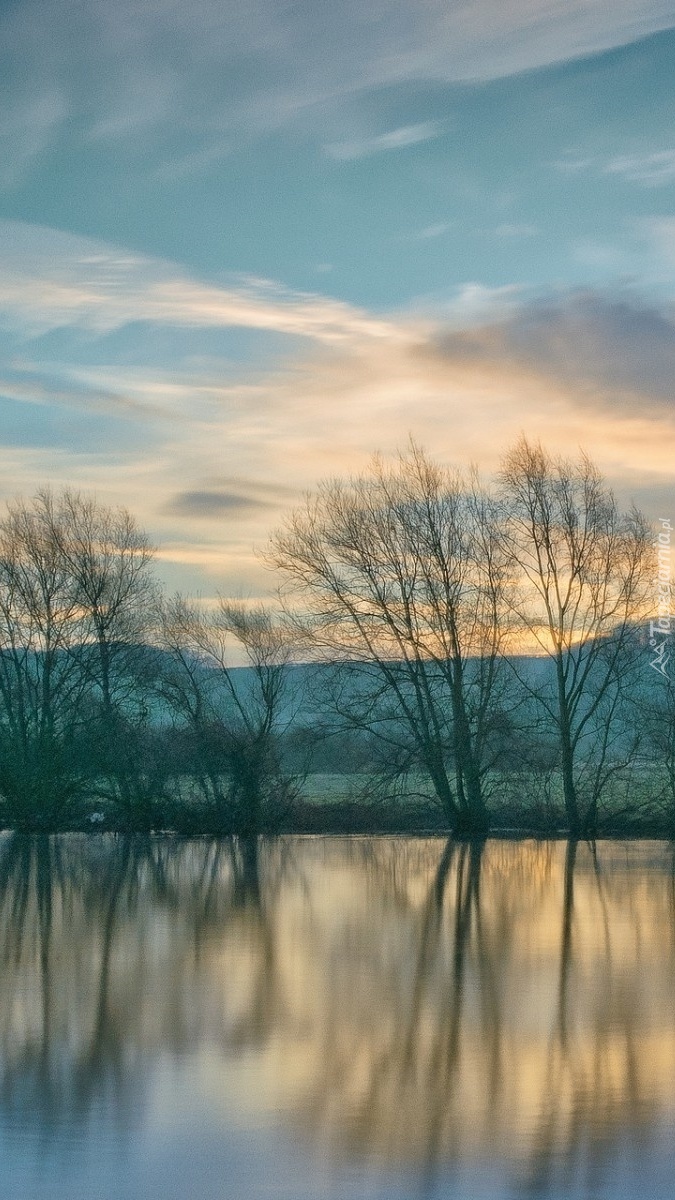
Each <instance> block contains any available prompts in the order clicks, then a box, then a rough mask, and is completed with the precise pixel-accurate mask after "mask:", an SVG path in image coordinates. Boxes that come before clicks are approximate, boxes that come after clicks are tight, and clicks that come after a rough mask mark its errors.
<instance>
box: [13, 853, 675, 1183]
mask: <svg viewBox="0 0 675 1200" xmlns="http://www.w3.org/2000/svg"><path fill="white" fill-rule="evenodd" d="M635 863H637V866H636V865H632V864H635ZM674 878H675V867H674V866H673V861H672V860H671V858H670V857H669V856H668V854H667V852H666V851H665V850H661V849H659V848H656V849H654V848H653V847H652V848H651V849H649V848H644V846H643V849H642V850H639V849H637V848H632V849H631V848H630V847H622V846H620V845H616V846H611V845H605V846H604V847H603V848H602V849H601V850H596V848H595V847H588V846H586V845H584V844H583V843H576V842H569V843H567V844H566V845H565V844H563V843H540V844H535V843H518V844H514V843H505V842H488V843H487V844H486V845H484V844H480V843H476V844H458V843H455V842H453V841H448V842H446V843H443V842H440V841H436V840H429V841H419V840H418V841H413V840H406V839H326V840H322V839H307V840H302V839H283V838H282V839H278V840H276V841H274V840H267V839H257V838H256V839H250V840H247V841H246V840H242V839H222V840H208V839H205V840H201V839H195V840H192V841H190V840H181V839H175V838H158V837H155V838H153V837H138V838H120V839H117V838H115V837H113V836H110V835H103V836H100V837H79V836H72V837H70V836H69V837H46V836H45V837H39V836H35V837H29V836H21V835H5V836H3V837H0V960H1V962H2V969H3V986H2V988H1V989H0V1054H1V1063H0V1122H2V1121H13V1122H21V1124H22V1126H24V1125H32V1126H37V1127H38V1128H39V1129H40V1130H41V1132H42V1133H43V1134H44V1135H45V1136H46V1137H48V1136H51V1135H56V1134H57V1133H58V1130H59V1128H61V1126H62V1124H63V1122H70V1123H72V1122H84V1121H85V1120H87V1119H88V1117H89V1116H90V1114H91V1113H92V1112H93V1111H94V1110H95V1109H97V1111H100V1110H101V1106H103V1108H104V1111H105V1112H106V1113H107V1114H108V1117H109V1119H110V1120H112V1121H114V1122H115V1123H116V1124H117V1126H118V1127H119V1128H120V1130H122V1131H123V1130H125V1129H128V1128H129V1127H131V1126H134V1127H138V1125H139V1124H140V1123H142V1121H143V1117H144V1113H145V1112H146V1109H147V1105H148V1102H149V1101H148V1095H149V1088H150V1086H151V1083H152V1079H153V1072H154V1071H155V1070H156V1069H159V1065H160V1064H161V1063H162V1062H166V1060H167V1055H168V1056H169V1057H170V1058H171V1057H173V1058H174V1059H175V1060H176V1061H181V1062H184V1061H185V1060H186V1058H187V1059H188V1060H189V1059H190V1056H193V1057H194V1059H195V1061H197V1059H198V1057H199V1054H200V1053H201V1052H202V1050H203V1047H205V1046H207V1047H208V1048H209V1053H210V1054H211V1055H212V1056H215V1060H216V1062H217V1063H218V1064H219V1068H218V1069H219V1071H220V1077H221V1078H222V1087H223V1088H224V1089H227V1087H228V1086H229V1085H228V1082H227V1081H228V1079H229V1075H228V1071H229V1069H230V1065H231V1064H232V1063H234V1062H235V1061H237V1062H239V1063H244V1064H245V1070H246V1071H248V1070H250V1072H251V1076H250V1077H251V1080H253V1079H255V1080H256V1083H255V1084H254V1083H253V1082H252V1083H251V1088H250V1094H249V1093H247V1096H246V1103H247V1106H248V1107H249V1108H250V1109H251V1112H252V1116H251V1120H255V1112H259V1114H260V1119H262V1114H263V1113H264V1112H266V1111H269V1110H270V1109H272V1110H273V1111H274V1113H275V1114H276V1116H275V1119H276V1120H277V1121H281V1122H282V1123H284V1124H288V1125H289V1127H292V1129H293V1130H294V1131H295V1132H296V1133H301V1134H302V1135H303V1136H304V1137H306V1138H309V1139H311V1140H312V1141H313V1142H314V1143H315V1144H316V1145H318V1146H322V1147H323V1148H324V1149H325V1151H326V1152H327V1153H330V1154H332V1155H335V1156H337V1157H338V1158H339V1159H343V1160H344V1159H349V1160H350V1161H351V1160H367V1161H369V1162H374V1163H377V1162H388V1163H397V1162H398V1163H400V1164H401V1165H408V1166H413V1167H415V1169H416V1170H417V1171H418V1173H419V1177H420V1179H421V1180H422V1181H423V1183H422V1186H423V1187H424V1188H426V1189H427V1190H428V1191H429V1192H431V1191H433V1189H434V1186H435V1184H434V1180H435V1179H436V1177H437V1175H439V1173H441V1174H442V1175H443V1178H444V1179H446V1178H447V1176H448V1174H449V1173H450V1174H452V1171H453V1170H454V1169H455V1167H458V1168H459V1167H460V1166H461V1164H462V1163H466V1162H468V1161H472V1160H474V1159H476V1160H477V1159H484V1158H485V1157H486V1156H493V1157H495V1158H497V1159H499V1160H500V1161H503V1162H504V1163H505V1164H508V1165H509V1167H510V1169H511V1170H512V1172H513V1181H514V1186H517V1187H518V1189H519V1190H520V1191H522V1193H523V1194H526V1193H527V1194H532V1195H547V1194H553V1192H554V1191H561V1190H562V1191H563V1192H564V1191H565V1189H566V1188H570V1187H571V1181H572V1180H573V1179H574V1178H577V1177H578V1176H579V1172H580V1171H581V1172H583V1173H585V1176H584V1177H585V1178H586V1180H587V1184H588V1187H590V1186H591V1184H592V1180H593V1178H594V1177H595V1176H596V1175H598V1174H601V1173H602V1172H603V1171H604V1170H605V1167H606V1164H607V1163H608V1161H609V1160H610V1158H611V1156H612V1155H614V1154H615V1153H616V1147H617V1145H618V1144H619V1143H620V1142H621V1141H622V1140H624V1139H625V1138H626V1137H629V1138H630V1139H633V1140H636V1139H637V1140H642V1141H643V1142H645V1141H646V1140H648V1138H649V1137H650V1133H649V1130H650V1126H652V1125H653V1126H656V1124H657V1120H656V1118H657V1116H658V1114H659V1113H666V1112H667V1113H671V1112H672V1095H673V1085H674V1084H675V1028H674V1025H675V1021H674V1018H673V1015H672V994H673V986H674V985H675V900H674V896H675V885H674V884H673V879H674ZM244 1052H245V1054H246V1056H245V1057H244ZM246 1077H247V1076H244V1081H245V1079H246ZM237 1078H238V1079H239V1080H240V1081H241V1079H242V1076H241V1074H239V1075H238V1076H237ZM262 1078H264V1080H265V1086H264V1087H262V1086H260V1083H259V1081H260V1079H262ZM195 1086H197V1084H195ZM240 1086H241V1082H240ZM244 1086H246V1085H245V1082H244Z"/></svg>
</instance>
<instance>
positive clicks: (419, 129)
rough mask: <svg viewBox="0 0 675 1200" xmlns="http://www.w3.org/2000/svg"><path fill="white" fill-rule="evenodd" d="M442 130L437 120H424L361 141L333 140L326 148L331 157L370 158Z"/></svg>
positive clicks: (426, 140) (423, 139)
mask: <svg viewBox="0 0 675 1200" xmlns="http://www.w3.org/2000/svg"><path fill="white" fill-rule="evenodd" d="M441 132H442V129H441V126H440V124H439V123H438V122H437V121H423V122H421V123H420V124H418V125H401V126H400V127H399V128H398V129H391V130H390V131H389V132H388V133H380V134H378V135H377V136H376V137H370V138H363V139H361V140H360V141H354V142H333V143H331V144H330V145H328V146H325V147H324V149H325V151H326V153H327V154H328V155H329V156H330V157H331V158H336V159H338V160H340V161H351V160H353V159H358V158H370V157H371V156H372V155H373V154H382V153H383V152H386V151H387V150H404V149H407V147H408V146H417V145H419V143H420V142H428V141H431V140H432V139H433V138H437V137H439V136H440V134H441Z"/></svg>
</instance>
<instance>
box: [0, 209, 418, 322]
mask: <svg viewBox="0 0 675 1200" xmlns="http://www.w3.org/2000/svg"><path fill="white" fill-rule="evenodd" d="M3 316H4V323H9V324H11V325H13V326H14V327H15V328H18V329H25V330H26V331H27V332H29V333H33V334H37V333H41V332H45V331H46V330H48V329H55V328H58V327H59V326H64V325H73V326H81V327H83V328H89V329H92V330H96V331H99V332H103V331H109V330H113V329H117V328H120V327H122V326H124V325H126V324H129V323H130V322H134V321H143V322H155V323H161V324H164V325H182V326H187V327H195V328H231V327H241V328H247V329H258V330H266V331H269V332H277V333H282V334H288V335H291V336H295V337H303V338H310V339H312V340H314V341H318V342H324V343H339V342H341V341H344V340H345V339H349V338H352V337H363V336H366V337H374V338H384V339H387V340H389V339H391V338H392V337H393V338H396V337H397V327H396V326H394V325H393V324H392V323H391V322H390V321H387V320H385V319H380V318H379V317H377V316H373V315H371V314H370V313H368V312H366V311H364V310H360V309H358V308H356V307H353V306H351V305H349V304H346V303H343V302H341V301H339V300H333V299H330V298H327V297H325V296H321V295H316V294H312V293H300V292H293V291H291V290H289V289H287V288H284V287H282V286H281V285H279V284H277V283H275V282H273V281H270V280H265V279H254V278H238V279H237V280H235V281H233V284H232V286H231V287H216V286H213V285H210V284H207V283H203V282H200V281H199V280H195V279H193V278H190V277H187V276H185V275H184V274H183V273H182V272H181V270H180V268H178V267H176V266H174V265H173V264H171V263H166V262H163V261H162V260H159V259H151V258H147V257H142V256H138V255H129V254H128V253H125V252H124V251H120V250H116V249H115V248H114V247H111V246H109V245H107V244H105V243H99V242H95V241H91V240H89V239H86V238H79V237H74V236H72V235H70V234H64V233H60V232H58V231H55V230H51V229H46V228H42V227H38V226H32V225H25V224H23V223H21V222H15V221H0V319H2V317H3Z"/></svg>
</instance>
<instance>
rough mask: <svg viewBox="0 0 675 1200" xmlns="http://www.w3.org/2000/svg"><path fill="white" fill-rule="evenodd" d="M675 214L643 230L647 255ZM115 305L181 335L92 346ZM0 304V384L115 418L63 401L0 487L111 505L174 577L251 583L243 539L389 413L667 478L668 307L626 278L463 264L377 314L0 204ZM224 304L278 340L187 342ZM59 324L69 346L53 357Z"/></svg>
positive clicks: (479, 444)
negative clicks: (105, 434) (87, 490)
mask: <svg viewBox="0 0 675 1200" xmlns="http://www.w3.org/2000/svg"><path fill="white" fill-rule="evenodd" d="M674 222H675V219H670V223H669V219H668V218H658V219H656V218H654V219H653V220H652V221H651V222H650V223H648V224H647V225H645V226H644V228H642V233H641V236H642V237H643V238H645V239H651V240H652V242H651V243H650V244H652V243H653V247H654V253H656V247H657V245H658V244H660V243H659V239H660V240H661V241H662V242H665V240H666V239H667V238H668V237H670V238H671V241H672V234H673V223H674ZM130 321H132V322H141V323H144V326H146V327H147V326H148V322H158V323H163V324H164V327H165V329H167V330H171V329H172V328H174V327H175V325H176V324H177V323H180V325H181V330H182V331H183V332H182V337H181V341H180V345H181V350H180V354H179V355H178V356H177V357H176V359H175V360H173V359H172V360H171V362H169V363H167V362H166V359H165V356H164V348H165V344H166V339H165V338H162V339H160V340H159V341H158V342H157V343H155V342H154V341H153V339H152V338H149V337H148V338H146V337H145V336H143V337H140V338H139V339H138V342H134V345H135V346H136V347H137V348H136V350H135V353H136V354H137V355H138V354H139V353H140V351H139V349H138V347H141V348H142V347H143V346H144V345H145V344H146V343H147V352H146V355H145V357H144V358H143V357H140V358H137V359H135V360H134V361H128V362H125V364H124V365H118V363H117V362H115V361H113V362H111V361H110V360H109V359H108V358H106V357H105V354H106V352H107V347H108V346H109V340H108V334H107V331H108V330H110V329H120V328H122V329H123V328H124V327H125V322H130ZM0 322H2V323H4V325H5V328H6V329H7V330H8V331H9V332H7V333H6V334H5V335H4V342H5V345H7V346H8V347H9V351H8V354H7V356H6V357H7V359H8V361H9V363H10V365H9V366H7V367H6V368H5V369H4V370H3V378H4V381H5V386H6V388H7V391H8V395H10V396H11V397H14V399H15V400H22V401H24V402H27V405H28V404H30V405H32V406H34V405H38V404H39V405H40V406H45V405H46V406H49V405H52V406H53V407H54V408H55V409H58V410H63V411H64V412H70V411H71V410H72V409H74V408H75V407H78V408H79V409H80V410H82V409H83V408H84V409H87V408H89V407H91V408H92V413H93V414H96V413H97V412H100V410H101V409H102V410H104V414H108V413H110V412H114V413H115V415H116V416H117V417H118V418H119V421H120V422H127V423H128V430H126V431H125V430H124V429H118V430H117V432H116V433H115V441H114V443H113V442H112V441H110V442H105V441H102V442H101V444H100V445H99V444H95V445H94V444H93V443H92V438H91V436H88V440H86V441H84V440H83V441H81V442H79V443H78V436H79V435H78V429H79V426H80V424H81V422H80V420H79V414H78V420H74V419H73V418H72V416H71V417H70V419H69V426H70V433H69V439H68V446H67V448H64V447H63V446H61V448H60V449H59V448H58V446H56V445H50V444H49V438H48V437H45V438H44V439H43V441H42V443H41V445H40V447H36V446H35V445H32V446H29V445H26V446H24V447H16V446H14V447H13V448H12V447H8V446H7V445H3V444H2V441H1V440H0V488H1V489H2V490H3V494H5V495H7V494H12V493H13V492H14V491H16V490H17V489H18V488H19V487H20V488H21V489H22V490H27V491H30V490H32V489H33V488H34V487H36V486H37V485H38V484H39V483H42V482H45V481H48V480H51V482H53V483H54V484H56V485H59V484H60V483H72V484H74V485H75V486H80V487H95V489H96V491H97V493H98V494H99V495H100V497H101V498H102V499H103V500H104V501H105V502H108V503H120V502H121V503H125V504H128V505H129V506H130V507H131V508H132V509H133V510H134V511H136V512H137V513H138V516H139V518H140V520H141V521H142V522H143V523H144V524H146V525H147V526H148V527H149V529H150V532H151V535H152V537H153V538H154V539H156V540H157V542H158V543H159V544H160V545H161V547H162V556H163V557H162V562H163V563H164V564H165V566H166V569H167V571H168V570H169V569H170V572H171V573H172V574H171V580H172V583H173V585H174V586H183V587H193V588H194V587H196V586H200V587H202V588H204V589H206V590H208V589H209V588H211V589H212V590H215V588H216V586H221V587H223V588H227V587H228V586H229V583H228V581H234V580H236V579H238V580H239V581H240V584H241V586H242V587H243V588H244V589H245V590H246V589H248V588H251V589H252V590H256V589H258V588H260V587H262V578H263V577H262V574H261V571H260V568H259V567H258V566H257V565H256V561H255V556H254V552H253V547H254V546H255V545H262V544H264V542H265V540H266V537H267V535H268V533H269V531H270V529H271V528H272V527H273V526H274V525H275V524H276V523H277V521H278V519H279V516H280V514H281V512H282V511H284V510H285V509H286V508H287V507H288V505H289V504H290V503H292V502H293V501H294V498H296V497H299V495H300V494H301V493H302V490H303V489H306V488H312V487H314V486H315V485H316V482H317V480H318V479H319V478H321V477H323V476H326V475H331V474H343V473H345V472H346V471H349V470H352V469H356V468H360V467H362V466H364V465H365V464H366V463H367V461H368V458H369V457H370V455H371V453H372V451H373V450H375V449H378V448H379V449H380V450H382V451H383V452H385V453H388V452H393V451H394V450H395V449H396V447H397V446H400V445H402V444H404V443H405V441H406V438H407V436H408V433H409V432H413V433H414V434H415V436H416V437H417V438H418V439H419V440H420V441H421V442H423V443H424V444H426V445H427V446H428V448H429V449H430V450H431V451H432V452H433V453H434V454H435V455H436V456H437V457H439V458H441V459H445V460H446V461H451V462H454V463H457V464H462V463H464V464H466V463H467V462H469V461H471V460H474V461H476V462H478V463H479V464H480V465H481V466H483V467H484V468H486V469H494V468H495V467H496V465H497V462H498V459H499V456H500V454H501V452H502V451H503V450H504V448H505V446H507V445H508V444H509V442H511V441H512V440H513V439H514V438H515V437H517V436H518V434H519V433H520V432H521V431H522V430H523V429H525V430H526V431H527V432H529V433H531V434H534V435H535V436H540V437H541V438H542V439H543V440H544V441H545V442H548V443H549V444H550V445H552V446H554V447H555V448H556V449H560V450H564V451H566V452H570V453H574V452H576V449H577V448H578V446H579V445H584V446H585V447H586V448H587V449H588V450H589V452H590V453H591V454H592V455H593V456H594V457H595V458H596V459H597V460H598V462H599V463H600V466H601V467H602V469H603V470H605V471H606V472H607V474H608V475H609V476H610V477H611V478H612V479H613V480H615V481H619V482H621V481H622V480H623V481H624V483H626V481H628V483H630V486H631V487H634V488H638V487H640V488H644V489H647V490H646V491H645V492H644V495H645V496H648V495H651V494H654V495H656V494H657V489H658V488H660V489H661V492H662V491H663V487H664V485H665V483H666V481H672V461H673V455H674V454H675V413H674V411H673V399H672V379H673V378H675V317H674V314H673V311H672V309H671V308H669V307H668V306H667V305H664V306H662V307H657V306H656V305H654V304H652V305H649V304H647V303H645V301H644V300H642V299H641V298H640V297H639V296H638V295H637V294H636V293H634V292H632V291H631V290H630V289H628V288H624V289H621V290H618V291H615V292H614V293H612V294H608V293H601V292H593V291H583V292H567V293H565V292H560V293H558V294H556V295H553V296H549V297H537V296H534V295H532V294H531V293H530V292H528V291H526V290H524V289H523V288H520V287H517V286H508V287H503V288H490V287H487V286H486V285H484V284H482V283H481V282H480V281H478V280H475V281H473V282H468V283H466V284H464V285H462V287H460V288H457V289H453V290H452V292H450V293H449V294H447V295H445V296H442V297H439V296H435V297H428V298H426V299H425V300H424V301H423V302H420V304H419V306H418V311H413V312H406V313H398V314H390V315H388V316H378V315H377V314H373V313H371V312H368V311H366V310H361V309H357V308H354V307H352V306H350V305H347V304H341V303H339V302H337V301H335V300H332V299H331V298H330V297H326V296H321V295H312V296H307V295H302V294H298V293H295V292H289V291H287V290H285V289H282V288H279V286H278V285H276V284H274V283H270V282H269V281H260V280H247V281H243V282H242V281H239V282H238V283H237V284H236V286H235V285H233V286H231V287H218V286H216V285H213V284H205V283H202V282H201V281H199V280H195V279H192V278H189V277H187V276H186V275H185V274H184V273H182V272H181V270H180V269H179V268H178V267H176V266H175V265H172V264H170V263H164V262H160V261H158V260H154V259H148V258H142V257H139V256H137V255H133V254H127V253H125V252H124V251H123V250H119V249H115V248H113V247H110V246H106V245H104V244H102V243H95V242H90V241H88V240H86V239H81V238H74V237H71V236H70V235H65V234H59V233H55V232H54V231H48V230H40V229H37V230H36V229H35V228H34V227H31V226H26V225H21V224H20V223H12V222H6V223H4V224H2V225H0ZM232 324H234V325H236V326H237V327H239V328H245V327H247V326H251V327H252V328H254V329H263V330H273V331H276V332H277V333H279V334H281V335H286V339H287V341H286V342H284V341H283V340H282V341H281V344H280V347H279V346H278V347H277V355H276V358H275V359H274V360H273V361H271V362H270V360H268V361H267V363H266V364H265V365H264V366H263V365H261V362H260V359H259V358H258V356H257V351H255V350H254V353H253V354H251V355H250V356H249V357H248V358H247V359H239V360H238V362H237V363H232V362H229V363H224V362H223V361H221V360H219V359H218V357H217V355H203V354H202V355H200V354H198V353H192V352H191V348H190V339H191V338H192V337H194V338H195V339H196V343H195V344H197V342H198V340H199V337H200V335H201V331H202V327H204V326H206V327H207V328H209V329H211V328H221V327H222V328H229V327H230V326H231V325H232ZM31 330H33V331H34V332H33V335H32V336H34V337H35V339H36V340H35V341H34V342H33V343H32V344H30V347H29V349H28V350H27V349H26V338H27V337H28V336H29V333H30V331H31ZM36 330H37V332H35V331H36ZM45 330H47V331H50V330H52V331H54V332H53V333H49V332H47V333H45V332H44V331H45ZM40 331H43V332H42V335H41V336H42V339H43V340H42V341H40V340H39V335H40ZM69 339H70V340H69ZM77 339H80V342H82V341H84V342H86V348H87V354H86V359H85V360H84V361H78V360H77V356H76V355H73V357H71V359H70V360H69V359H68V353H69V351H72V350H73V346H75V348H77V346H78V345H79V343H78V341H77ZM45 343H47V344H49V346H50V347H51V356H50V358H49V359H48V358H47V357H45V355H44V352H43V353H42V354H41V355H40V353H39V351H40V349H41V348H42V349H44V345H45ZM57 344H58V345H59V346H61V348H62V352H63V353H62V357H61V359H59V358H58V355H57V354H56V351H55V347H56V346H57ZM120 344H121V343H120ZM12 347H13V348H14V349H13V350H12ZM118 349H119V347H118ZM27 413H29V410H28V407H27ZM29 415H30V414H29ZM32 420H33V425H32V426H31V428H33V427H34V426H35V422H36V421H37V420H39V414H38V416H34V417H33V418H32ZM28 421H29V416H27V428H28ZM129 431H131V434H132V435H133V436H131V435H130V434H129ZM659 495H661V493H659Z"/></svg>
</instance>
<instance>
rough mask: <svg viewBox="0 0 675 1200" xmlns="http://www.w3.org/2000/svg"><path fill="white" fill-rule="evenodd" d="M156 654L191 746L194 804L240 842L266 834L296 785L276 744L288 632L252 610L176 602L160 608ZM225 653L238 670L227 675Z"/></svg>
mask: <svg viewBox="0 0 675 1200" xmlns="http://www.w3.org/2000/svg"><path fill="white" fill-rule="evenodd" d="M161 636H162V644H163V646H164V648H165V649H166V650H167V651H168V652H169V654H170V656H171V660H172V666H171V667H170V668H169V669H168V670H167V671H165V674H164V694H165V697H166V699H167V701H168V702H169V704H170V705H171V708H172V710H173V712H174V715H175V717H176V718H177V719H178V723H179V726H180V727H181V728H182V729H183V730H185V731H186V733H187V735H188V743H189V744H190V743H191V747H192V751H193V753H192V755H191V758H192V760H193V769H194V771H195V776H196V780H197V784H198V786H199V789H200V791H201V794H202V797H203V798H204V799H205V800H206V801H207V803H208V804H209V806H210V807H211V808H212V809H214V810H215V811H216V814H217V817H218V818H219V819H220V820H221V821H222V822H224V824H225V825H227V827H228V828H233V829H235V830H236V832H239V833H241V834H243V835H245V836H248V835H250V836H254V835H256V834H258V833H259V832H261V831H262V830H263V829H266V828H267V829H269V828H274V827H275V826H276V825H278V823H279V821H280V820H281V819H282V818H283V816H284V815H285V813H286V811H287V809H288V806H289V804H290V802H291V800H292V799H293V797H294V795H295V793H296V790H297V786H298V781H297V780H296V779H295V778H294V777H293V776H292V775H291V774H290V773H289V772H287V771H286V770H285V768H284V764H283V755H282V751H281V744H280V743H281V738H282V736H283V734H284V732H285V730H286V729H287V727H288V725H289V723H290V721H291V720H292V716H293V698H292V694H291V689H290V683H289V674H288V667H289V662H290V656H291V640H290V631H289V628H288V626H287V624H285V623H284V622H282V621H279V620H277V619H276V618H275V617H274V616H273V615H272V613H271V612H270V611H269V609H268V608H266V607H265V606H264V605H262V604H257V605H246V604H244V603H242V602H235V601H227V600H220V601H219V603H218V605H217V606H216V607H215V609H213V610H211V611H207V610H206V609H204V608H203V607H200V606H198V605H196V604H195V603H194V602H189V601H186V600H185V599H184V598H182V597H180V596H178V597H174V598H173V600H171V601H169V602H168V603H167V604H166V605H165V609H164V618H163V623H162V635H161ZM235 647H238V648H239V653H240V654H241V652H242V651H243V655H244V658H245V662H246V667H245V668H242V667H233V666H232V658H233V656H234V650H235Z"/></svg>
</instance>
